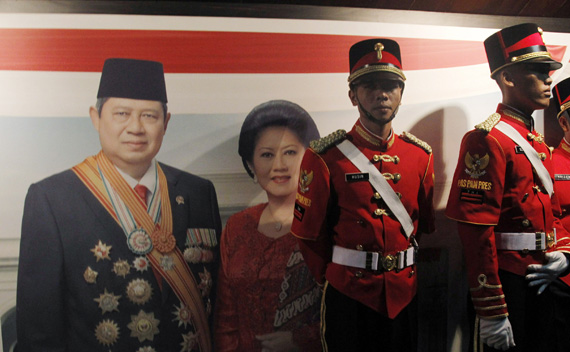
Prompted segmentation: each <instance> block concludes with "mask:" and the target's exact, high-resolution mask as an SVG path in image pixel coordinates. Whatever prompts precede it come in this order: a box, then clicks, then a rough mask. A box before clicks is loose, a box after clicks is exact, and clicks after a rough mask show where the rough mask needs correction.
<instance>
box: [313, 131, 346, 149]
mask: <svg viewBox="0 0 570 352" xmlns="http://www.w3.org/2000/svg"><path fill="white" fill-rule="evenodd" d="M345 138H346V131H345V130H336V131H334V132H333V133H331V134H329V135H328V136H325V137H322V138H320V139H317V140H315V141H311V143H310V147H311V149H313V150H314V151H315V152H317V153H319V154H320V153H323V152H325V151H326V150H327V149H329V148H330V147H333V146H335V145H337V144H338V143H339V142H340V141H343V140H344V139H345Z"/></svg>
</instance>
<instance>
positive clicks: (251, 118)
mask: <svg viewBox="0 0 570 352" xmlns="http://www.w3.org/2000/svg"><path fill="white" fill-rule="evenodd" d="M268 127H286V128H288V129H289V130H291V131H292V132H293V133H295V135H296V136H297V138H299V141H300V142H301V143H302V144H303V146H305V148H307V147H308V146H309V142H310V141H312V140H315V139H319V131H318V129H317V125H316V124H315V121H313V119H312V118H311V115H309V113H308V112H307V111H306V110H305V109H303V108H302V107H300V106H299V105H297V104H295V103H292V102H290V101H287V100H270V101H268V102H265V103H263V104H260V105H258V106H256V107H254V108H253V110H251V111H250V113H249V114H248V115H247V117H246V118H245V121H244V122H243V125H242V126H241V132H240V134H239V147H238V153H239V155H240V156H241V161H242V162H243V166H244V167H245V171H247V173H248V174H249V176H251V177H252V178H253V171H252V170H250V169H249V166H248V164H247V163H248V162H249V163H251V162H252V161H253V151H254V150H255V146H256V145H257V142H258V140H259V136H261V133H262V132H263V131H264V130H265V129H266V128H268Z"/></svg>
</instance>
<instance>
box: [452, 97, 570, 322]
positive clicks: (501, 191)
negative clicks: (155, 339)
mask: <svg viewBox="0 0 570 352" xmlns="http://www.w3.org/2000/svg"><path fill="white" fill-rule="evenodd" d="M499 121H504V122H506V123H507V124H509V125H511V126H512V127H514V128H515V129H516V130H517V131H518V132H519V133H520V134H521V135H522V136H523V137H524V138H525V139H526V140H527V141H529V143H530V144H531V145H532V147H533V148H534V149H535V150H536V151H537V152H538V153H539V156H540V157H541V160H542V162H543V164H544V166H545V167H546V169H547V170H548V172H549V173H550V176H551V178H554V173H553V168H552V160H551V158H552V155H551V151H550V149H549V147H548V146H547V145H546V144H545V143H544V138H543V137H542V135H540V134H539V133H537V132H536V131H535V130H534V128H533V119H532V117H530V116H525V115H524V114H522V113H521V112H518V111H517V110H515V109H513V108H511V107H508V106H506V105H503V104H499V106H498V108H497V113H495V114H493V115H491V116H490V117H489V119H487V120H486V121H485V122H484V123H482V124H480V125H477V126H476V128H475V130H472V131H470V132H468V133H467V134H466V135H465V136H464V137H463V140H462V142H461V149H460V151H459V161H458V164H457V168H456V170H455V175H454V177H453V182H452V184H451V191H450V194H449V201H448V203H447V209H446V215H447V216H448V217H449V218H451V219H454V220H457V221H459V222H463V223H467V224H475V225H481V226H473V227H469V226H467V227H466V230H465V231H463V232H462V233H460V234H459V235H460V237H461V240H462V242H463V247H464V252H465V261H466V264H467V274H468V282H469V287H470V290H471V297H472V300H473V305H474V307H475V310H476V312H477V314H478V315H479V316H483V317H498V316H506V315H508V310H507V306H506V303H505V298H504V295H503V290H502V286H501V282H500V279H499V276H498V269H499V268H500V269H502V270H506V271H509V272H512V273H514V274H517V275H521V276H522V275H525V273H526V270H527V267H528V265H529V264H543V263H544V252H543V251H530V252H525V251H507V250H497V248H496V246H495V232H521V233H522V232H525V233H534V232H545V233H550V234H552V233H553V229H554V228H556V232H557V238H558V241H559V242H558V245H552V247H551V248H550V249H549V250H556V249H557V248H563V245H564V244H565V243H566V242H568V233H567V232H566V231H565V230H564V228H563V227H562V225H561V223H560V221H559V220H558V218H557V216H559V215H560V206H559V204H558V200H557V187H556V186H557V185H555V186H554V190H555V194H554V195H553V196H552V199H551V198H550V197H549V195H548V193H547V192H546V190H545V189H544V187H543V185H542V183H541V182H540V179H539V178H538V176H537V174H536V172H535V171H534V169H533V167H532V165H531V163H530V161H529V160H528V158H527V157H526V155H525V154H524V153H523V152H522V149H521V148H520V147H519V146H518V145H517V144H516V143H515V142H513V141H512V140H511V139H510V138H509V137H507V136H506V135H505V134H503V133H502V132H500V131H499V130H497V129H496V128H494V126H495V125H496V124H497V123H498V122H499ZM462 229H465V228H464V227H462ZM478 230H479V231H480V230H485V231H484V232H481V231H480V232H478Z"/></svg>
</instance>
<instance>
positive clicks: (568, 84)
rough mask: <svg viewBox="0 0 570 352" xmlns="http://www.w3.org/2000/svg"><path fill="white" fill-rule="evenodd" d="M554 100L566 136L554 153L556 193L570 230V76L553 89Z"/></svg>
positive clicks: (563, 219)
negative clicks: (569, 109)
mask: <svg viewBox="0 0 570 352" xmlns="http://www.w3.org/2000/svg"><path fill="white" fill-rule="evenodd" d="M552 101H553V104H554V106H555V107H556V111H557V116H556V117H557V118H558V124H559V125H560V127H561V128H562V131H564V138H562V140H561V141H560V144H559V145H558V147H557V148H556V149H554V152H553V153H552V162H553V165H554V180H555V182H556V184H557V185H558V186H557V191H558V193H557V194H556V195H557V197H558V201H559V202H560V208H561V209H562V216H561V220H562V225H564V228H566V230H568V231H570V216H568V215H569V213H568V212H569V211H570V142H569V141H570V115H569V114H568V108H570V78H566V79H565V80H563V81H562V82H560V83H558V84H557V85H556V86H555V87H554V88H553V89H552Z"/></svg>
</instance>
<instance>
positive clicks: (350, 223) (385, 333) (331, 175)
mask: <svg viewBox="0 0 570 352" xmlns="http://www.w3.org/2000/svg"><path fill="white" fill-rule="evenodd" d="M349 63H350V76H349V78H348V82H349V87H350V90H349V93H348V95H349V98H350V101H351V102H352V104H353V106H356V107H357V109H358V112H359V118H358V120H357V121H356V123H355V125H354V127H353V129H352V130H351V131H350V132H348V133H347V132H345V131H343V130H339V131H337V132H335V133H333V134H331V135H329V136H327V137H324V138H322V139H321V140H319V141H317V142H315V143H312V144H311V148H310V149H308V150H307V151H306V152H305V155H304V158H303V162H302V164H301V176H300V180H299V187H298V190H297V200H296V203H295V214H294V216H295V217H294V220H293V226H292V233H293V234H294V235H295V236H297V237H298V238H299V240H300V241H299V243H300V245H301V250H302V253H303V256H304V258H305V261H306V262H307V264H308V265H309V268H310V269H311V271H312V273H313V275H315V278H316V279H317V281H318V282H319V283H320V284H322V285H324V293H323V294H324V299H323V306H322V309H321V327H322V329H321V334H322V338H323V347H324V349H325V350H328V351H374V350H378V349H379V346H382V348H384V349H386V350H393V351H415V350H416V343H417V326H416V325H417V321H416V319H417V308H416V305H415V299H414V298H415V294H416V287H417V275H416V266H415V263H416V251H417V241H418V237H419V235H420V234H421V233H422V232H423V233H429V232H432V231H433V230H434V211H433V204H432V199H433V183H434V173H433V158H432V153H431V148H430V147H429V146H428V145H427V144H426V143H425V142H422V141H420V140H419V139H417V138H416V137H414V136H413V135H411V134H409V133H403V134H402V135H397V134H396V133H394V131H393V130H392V120H393V119H394V118H395V117H396V113H397V111H398V108H399V106H400V103H401V99H402V93H403V90H404V80H405V75H404V72H403V69H402V60H401V57H400V48H399V45H398V43H396V42H395V41H393V40H390V39H384V38H380V39H369V40H364V41H361V42H358V43H356V44H354V45H353V46H352V47H351V48H350V51H349Z"/></svg>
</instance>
